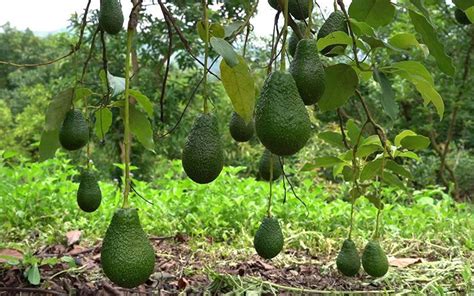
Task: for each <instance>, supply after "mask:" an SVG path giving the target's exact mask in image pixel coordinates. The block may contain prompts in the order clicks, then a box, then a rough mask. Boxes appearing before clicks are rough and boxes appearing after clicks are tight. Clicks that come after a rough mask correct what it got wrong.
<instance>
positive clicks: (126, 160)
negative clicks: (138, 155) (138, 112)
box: [122, 29, 133, 208]
mask: <svg viewBox="0 0 474 296" xmlns="http://www.w3.org/2000/svg"><path fill="white" fill-rule="evenodd" d="M132 39H133V30H130V29H129V30H128V31H127V58H126V60H125V108H124V109H125V110H124V141H123V143H124V149H125V151H124V166H125V170H124V183H125V187H124V190H123V206H122V207H123V208H128V195H129V194H130V146H131V134H130V98H129V96H130V95H129V93H130V63H131V60H130V59H131V52H132Z"/></svg>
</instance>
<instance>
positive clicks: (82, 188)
mask: <svg viewBox="0 0 474 296" xmlns="http://www.w3.org/2000/svg"><path fill="white" fill-rule="evenodd" d="M101 201H102V192H101V191H100V187H99V183H98V182H97V178H96V176H95V174H94V173H93V172H92V171H90V170H85V171H83V172H82V174H81V183H80V184H79V189H78V190H77V204H78V205H79V208H81V210H83V211H84V212H88V213H91V212H94V211H95V210H97V209H98V208H99V206H100V203H101Z"/></svg>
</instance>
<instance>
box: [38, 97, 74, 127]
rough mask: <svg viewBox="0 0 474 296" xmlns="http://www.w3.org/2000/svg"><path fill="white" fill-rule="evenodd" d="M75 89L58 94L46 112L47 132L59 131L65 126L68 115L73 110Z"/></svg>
mask: <svg viewBox="0 0 474 296" xmlns="http://www.w3.org/2000/svg"><path fill="white" fill-rule="evenodd" d="M72 98H73V89H72V88H68V89H66V90H64V91H62V92H60V93H59V94H57V95H56V96H55V97H54V98H53V99H52V101H51V103H50V104H49V106H48V110H47V111H46V123H45V127H44V129H45V130H46V131H53V130H59V129H60V128H61V125H62V124H63V121H64V118H65V117H66V113H67V112H68V111H69V110H71V106H72Z"/></svg>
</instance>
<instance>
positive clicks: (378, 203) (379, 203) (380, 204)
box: [365, 194, 383, 210]
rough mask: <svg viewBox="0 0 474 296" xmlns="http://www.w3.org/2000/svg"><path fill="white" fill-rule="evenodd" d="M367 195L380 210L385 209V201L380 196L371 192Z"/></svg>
mask: <svg viewBox="0 0 474 296" xmlns="http://www.w3.org/2000/svg"><path fill="white" fill-rule="evenodd" d="M365 197H366V198H367V199H368V200H369V202H370V203H371V204H373V205H374V206H375V208H377V209H379V210H383V202H382V199H381V198H380V197H379V196H375V195H371V194H369V195H366V196H365Z"/></svg>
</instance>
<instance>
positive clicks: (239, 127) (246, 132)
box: [229, 112, 255, 142]
mask: <svg viewBox="0 0 474 296" xmlns="http://www.w3.org/2000/svg"><path fill="white" fill-rule="evenodd" d="M229 131H230V135H231V136H232V138H233V139H234V140H236V141H237V142H247V141H249V140H250V139H251V138H252V137H253V134H254V133H255V122H254V121H253V119H252V120H251V121H250V122H249V123H246V122H245V120H244V119H243V118H242V117H240V115H239V114H237V113H236V112H233V113H232V118H231V119H230V123H229Z"/></svg>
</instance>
